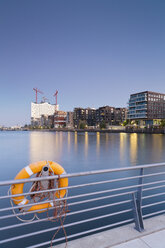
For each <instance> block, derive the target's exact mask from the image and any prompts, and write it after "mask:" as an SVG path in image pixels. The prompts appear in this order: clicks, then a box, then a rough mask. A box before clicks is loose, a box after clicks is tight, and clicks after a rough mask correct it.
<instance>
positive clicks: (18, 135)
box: [0, 131, 165, 248]
mask: <svg viewBox="0 0 165 248" xmlns="http://www.w3.org/2000/svg"><path fill="white" fill-rule="evenodd" d="M164 147H165V135H162V134H135V133H131V134H126V133H99V132H97V133H88V132H85V133H77V132H44V131H41V132H40V131H32V132H12V131H11V132H5V131H2V132H0V161H1V165H0V168H1V173H0V180H1V181H3V180H11V179H14V177H15V175H16V174H17V173H18V172H19V171H20V170H21V169H22V168H23V167H25V166H27V165H28V164H30V163H33V162H36V161H40V160H52V161H55V162H58V163H59V164H61V165H62V166H63V167H64V168H65V170H66V171H67V172H68V173H74V172H82V171H91V170H101V169H110V168H119V167H128V166H138V165H140V164H151V163H157V162H165V153H164ZM104 178H106V175H103V176H102V178H100V180H101V179H104ZM95 179H96V180H99V178H97V177H96V178H95ZM84 180H85V179H84V178H79V179H74V180H73V181H72V184H75V183H77V182H78V183H79V184H80V183H84V182H85V181H84ZM95 189H97V187H96V188H95ZM102 189H107V186H102ZM5 190H6V192H4V189H3V192H2V191H1V192H0V193H1V195H3V194H6V193H7V188H5ZM77 192H78V193H83V189H81V190H77V191H76V190H74V192H69V195H73V194H77ZM0 204H1V207H6V206H10V203H9V201H8V200H6V201H2V200H1V202H0ZM77 209H78V208H77ZM95 214H96V213H93V215H95ZM85 217H86V218H88V216H87V215H86V216H85ZM73 220H76V217H75V218H73ZM114 221H115V220H114ZM14 223H19V222H18V220H15V219H12V220H11V219H9V220H8V225H11V224H14ZM0 225H3V222H1V224H0ZM44 225H47V226H48V227H49V226H52V224H51V223H48V224H40V225H39V228H40V229H42V228H44V227H45V226H44ZM93 225H98V223H97V224H93ZM84 228H86V227H84ZM24 231H26V233H27V231H28V230H27V229H26V230H22V232H24ZM30 231H33V230H30ZM73 231H74V230H73V229H72V230H68V232H73ZM12 232H13V236H14V235H16V234H17V230H16V229H15V230H12ZM7 237H8V234H7V233H6V232H5V233H4V238H7ZM50 238H51V236H50V235H48V234H44V235H42V237H37V238H36V241H35V243H36V242H37V239H38V240H40V242H41V241H45V240H48V239H50ZM30 242H31V241H30V240H26V246H28V245H30V244H31V243H30ZM26 246H24V243H23V241H22V240H21V241H20V240H19V241H17V242H14V243H13V244H12V247H13V248H14V247H26ZM2 247H3V248H6V247H10V246H8V245H4V246H2Z"/></svg>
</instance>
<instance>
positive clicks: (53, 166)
mask: <svg viewBox="0 0 165 248" xmlns="http://www.w3.org/2000/svg"><path fill="white" fill-rule="evenodd" d="M45 165H49V171H53V172H54V174H55V175H62V174H66V172H65V170H64V168H63V167H62V166H61V165H59V164H57V163H55V162H52V161H39V162H36V163H34V164H30V165H29V166H26V167H25V168H23V169H22V170H21V171H20V172H19V173H18V174H17V176H16V177H15V180H17V179H25V178H29V177H31V176H32V175H33V174H36V173H38V172H41V171H42V168H43V167H44V166H45ZM23 187H24V183H21V184H13V185H12V186H11V194H12V195H13V196H14V195H15V194H22V193H23ZM58 187H59V188H63V187H68V178H60V179H59V183H58ZM66 191H67V190H66V189H63V190H58V191H56V193H55V197H56V198H63V197H64V196H65V195H66ZM12 200H13V202H14V203H15V204H16V205H18V206H20V208H21V207H23V206H25V205H26V204H28V203H29V200H28V199H26V197H25V196H17V197H12ZM52 206H53V202H50V203H42V204H37V205H34V206H32V207H30V208H29V209H28V210H27V211H35V210H42V209H46V208H49V207H52Z"/></svg>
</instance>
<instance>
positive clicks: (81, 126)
mask: <svg viewBox="0 0 165 248" xmlns="http://www.w3.org/2000/svg"><path fill="white" fill-rule="evenodd" d="M85 126H86V123H85V121H80V123H79V128H80V129H85Z"/></svg>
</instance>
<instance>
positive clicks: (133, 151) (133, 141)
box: [130, 133, 138, 164]
mask: <svg viewBox="0 0 165 248" xmlns="http://www.w3.org/2000/svg"><path fill="white" fill-rule="evenodd" d="M137 143H138V134H137V133H131V134H130V162H131V163H132V164H136V163H137V152H138V145H137Z"/></svg>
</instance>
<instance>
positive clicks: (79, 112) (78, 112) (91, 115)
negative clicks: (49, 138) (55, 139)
mask: <svg viewBox="0 0 165 248" xmlns="http://www.w3.org/2000/svg"><path fill="white" fill-rule="evenodd" d="M73 123H74V127H76V128H79V127H80V124H82V123H83V124H84V125H85V127H87V126H88V127H94V126H96V109H94V108H75V109H74V113H73Z"/></svg>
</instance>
